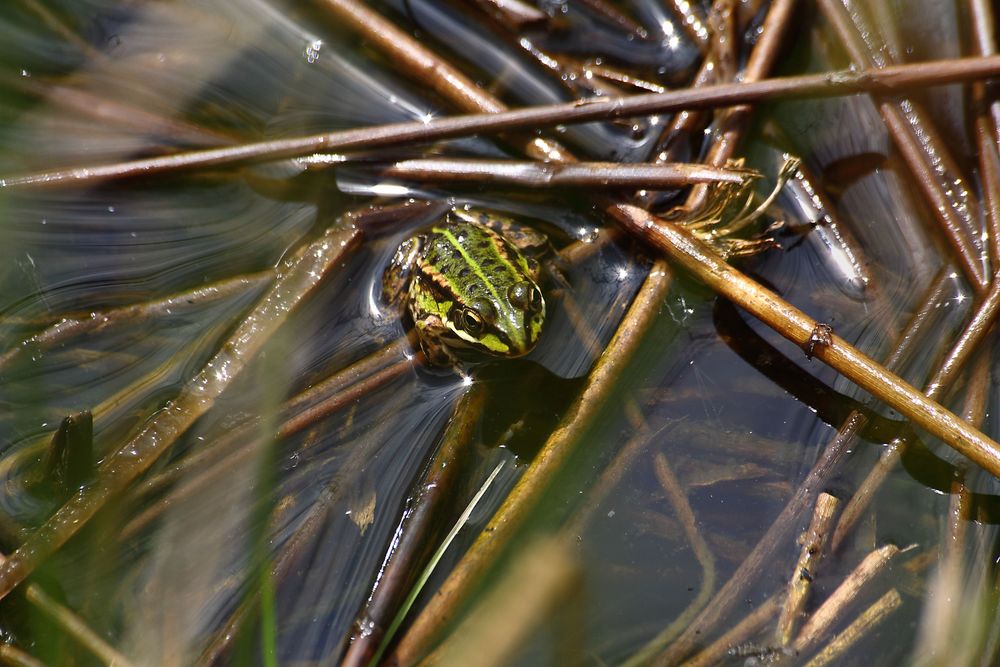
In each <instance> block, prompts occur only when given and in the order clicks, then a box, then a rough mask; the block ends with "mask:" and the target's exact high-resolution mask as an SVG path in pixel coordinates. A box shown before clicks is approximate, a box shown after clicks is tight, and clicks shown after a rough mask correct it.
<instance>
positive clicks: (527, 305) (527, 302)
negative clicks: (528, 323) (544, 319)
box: [507, 280, 542, 312]
mask: <svg viewBox="0 0 1000 667" xmlns="http://www.w3.org/2000/svg"><path fill="white" fill-rule="evenodd" d="M507 298H508V299H510V302H511V303H512V304H514V305H515V306H517V307H518V308H520V309H521V310H527V311H531V312H538V311H539V310H541V309H542V293H541V292H540V291H538V288H537V287H536V286H535V285H533V284H531V283H529V282H528V281H526V280H522V281H521V282H519V283H514V284H513V285H511V286H510V288H509V289H508V290H507Z"/></svg>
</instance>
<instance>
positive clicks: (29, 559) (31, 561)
mask: <svg viewBox="0 0 1000 667" xmlns="http://www.w3.org/2000/svg"><path fill="white" fill-rule="evenodd" d="M360 238H361V234H360V233H359V232H358V231H357V230H355V229H354V228H330V229H328V230H327V231H326V232H325V233H324V234H323V235H321V236H320V237H319V238H318V239H316V240H315V241H313V242H312V243H310V244H308V245H306V246H305V247H303V248H301V249H300V250H299V251H298V252H296V253H295V254H294V255H293V256H292V257H290V258H289V259H288V260H286V261H285V262H283V264H282V266H281V267H280V268H279V270H278V274H277V277H276V279H275V281H274V283H273V284H272V285H271V288H270V290H268V291H267V292H266V293H265V294H264V295H262V297H261V298H260V300H259V301H258V302H257V305H256V306H255V307H254V309H253V310H252V311H251V312H250V313H249V314H248V315H247V316H246V318H244V320H243V321H242V322H241V323H240V324H239V325H238V326H237V327H236V328H235V330H234V331H233V333H232V335H231V336H230V337H229V339H228V340H227V341H226V342H225V343H223V345H222V346H221V348H220V349H219V351H218V352H217V353H216V354H215V355H214V356H213V357H212V358H211V359H210V360H209V361H208V362H207V363H206V364H205V367H204V368H202V369H201V371H200V372H198V373H197V374H196V375H195V376H194V377H192V378H191V379H190V380H188V382H187V383H186V384H185V386H184V388H183V389H182V390H181V392H180V394H179V395H178V396H177V397H176V398H175V399H173V400H172V401H170V403H169V404H167V406H166V407H164V408H163V409H162V410H160V411H159V412H157V413H156V415H154V416H153V417H152V418H150V420H149V421H148V422H147V423H146V425H145V426H144V427H143V428H142V429H141V430H140V431H139V432H138V433H137V434H136V435H135V436H133V437H132V438H131V439H129V440H128V441H127V442H126V443H124V444H123V445H122V446H121V447H120V448H119V449H118V451H116V452H115V453H114V454H112V455H110V456H109V457H107V458H106V459H105V460H104V463H103V464H102V465H101V467H100V468H99V470H98V475H99V476H98V479H97V481H96V482H95V483H94V484H92V485H91V486H88V487H84V488H83V489H81V490H80V491H79V492H78V493H77V494H76V495H74V496H73V497H72V498H70V500H68V501H67V502H66V503H65V504H64V505H63V506H62V507H61V508H59V509H58V510H56V512H55V514H53V515H52V517H51V518H50V519H49V520H48V521H47V522H45V523H44V524H43V525H42V526H40V527H39V528H38V529H37V530H35V531H34V532H33V533H32V534H31V535H29V536H28V537H27V538H26V539H25V541H24V543H23V544H22V545H21V546H20V547H19V548H18V549H17V551H15V552H14V553H13V554H11V555H10V557H9V558H8V559H7V560H6V561H4V562H3V564H0V597H3V596H6V595H7V593H9V592H10V591H11V590H12V589H13V588H14V587H15V586H16V585H17V584H19V583H20V582H21V581H23V580H24V578H25V577H27V576H28V575H29V574H31V573H32V572H33V571H34V570H35V568H36V567H37V566H38V564H39V563H40V562H41V561H42V560H44V559H45V558H46V557H48V556H49V555H51V554H52V553H53V552H55V551H56V550H57V549H59V547H61V546H62V545H63V544H65V543H66V541H67V540H69V539H70V538H71V537H72V536H73V535H75V534H76V533H77V532H78V531H79V530H80V529H81V528H83V527H84V526H85V525H86V524H87V523H88V522H89V521H90V519H92V518H93V517H94V515H95V514H97V512H98V511H100V510H101V508H103V507H104V506H105V505H107V504H108V502H109V501H110V500H111V499H113V498H115V497H117V496H118V495H119V494H120V493H122V492H123V491H124V490H125V489H127V488H128V487H129V486H130V485H131V483H132V482H133V481H134V480H135V479H136V478H137V477H138V476H139V475H141V474H142V473H143V472H145V471H146V470H147V469H148V468H149V467H150V466H151V465H152V464H153V462H154V461H156V459H157V458H159V457H160V456H161V455H162V454H163V453H164V452H165V451H166V450H167V449H169V448H170V446H171V445H173V444H174V443H175V442H176V441H177V439H178V438H180V437H181V436H182V435H183V434H184V432H185V431H187V429H188V428H190V427H191V425H192V424H194V422H195V421H196V420H197V419H198V418H199V417H201V416H202V415H203V414H205V413H206V412H207V411H208V410H210V409H211V408H212V406H213V405H214V404H215V401H216V399H217V398H218V397H219V396H220V395H221V394H222V392H223V391H224V390H225V389H226V388H227V387H228V386H229V385H230V384H231V383H232V381H233V380H234V379H235V378H236V377H237V376H238V375H239V374H240V373H241V372H242V371H243V369H244V368H246V366H247V364H248V363H250V361H251V360H252V359H253V358H254V356H255V355H256V354H257V353H258V352H259V351H260V349H261V348H262V347H263V345H264V344H265V343H266V342H267V341H268V340H270V338H271V336H272V335H273V334H274V333H275V332H276V331H277V330H278V327H280V326H281V325H282V324H284V323H285V322H286V321H287V319H288V317H289V315H290V313H291V312H292V311H293V310H294V308H295V306H296V305H298V304H299V302H301V301H302V300H303V299H304V298H305V297H306V296H307V295H308V294H309V293H310V292H311V291H312V290H313V289H314V288H315V287H316V286H317V285H319V284H320V283H321V282H322V280H323V279H324V278H325V277H326V276H327V274H328V273H330V272H331V271H332V270H333V269H334V267H335V266H338V265H339V263H340V260H341V259H342V258H343V257H344V255H345V254H346V253H347V252H349V251H350V250H351V249H352V248H353V247H354V246H355V245H356V244H357V242H358V241H359V240H360Z"/></svg>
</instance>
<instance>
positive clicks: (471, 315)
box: [458, 308, 486, 336]
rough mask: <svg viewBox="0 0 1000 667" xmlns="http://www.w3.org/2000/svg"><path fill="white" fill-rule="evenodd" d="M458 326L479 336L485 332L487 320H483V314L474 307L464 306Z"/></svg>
mask: <svg viewBox="0 0 1000 667" xmlns="http://www.w3.org/2000/svg"><path fill="white" fill-rule="evenodd" d="M458 326H460V327H461V328H462V329H464V330H465V331H467V332H468V333H470V334H472V335H473V336H478V335H479V334H481V333H483V329H484V328H485V327H486V322H485V321H484V320H483V316H482V315H480V314H479V313H477V312H476V311H474V310H473V309H471V308H463V309H462V312H461V313H459V316H458Z"/></svg>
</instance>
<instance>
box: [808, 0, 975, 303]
mask: <svg viewBox="0 0 1000 667" xmlns="http://www.w3.org/2000/svg"><path fill="white" fill-rule="evenodd" d="M818 4H819V7H820V9H821V10H822V12H823V14H824V16H825V17H826V19H827V20H828V21H829V22H830V24H831V25H832V26H833V28H834V30H835V31H836V33H837V35H838V36H839V38H840V41H841V42H842V43H843V45H844V47H845V48H846V49H847V52H848V54H849V55H850V57H851V60H853V61H854V63H855V64H856V65H858V66H859V67H862V68H864V69H866V70H867V69H871V68H873V67H875V68H878V67H879V66H881V65H884V64H885V62H883V61H876V60H875V58H874V56H873V55H872V52H871V51H870V50H869V48H868V46H867V45H866V44H865V42H864V38H863V36H862V35H863V34H870V32H871V31H870V30H868V29H866V28H861V29H859V27H858V26H856V25H855V21H860V20H861V19H860V17H859V16H858V15H857V13H855V14H854V15H852V14H850V13H848V11H847V9H846V8H845V7H844V5H843V4H842V1H841V0H818ZM875 102H876V105H877V106H878V110H879V113H880V114H881V115H882V119H883V121H884V122H885V125H886V128H887V129H888V130H889V135H890V136H891V137H892V139H893V141H894V142H895V144H896V147H897V148H898V149H899V151H900V154H901V155H902V157H903V160H904V161H905V163H906V165H907V167H909V169H910V172H911V173H912V175H913V178H914V180H915V182H916V184H917V187H918V189H919V190H920V192H921V194H922V195H923V197H924V199H925V200H926V201H927V203H928V205H929V206H930V208H931V211H932V212H933V214H934V216H935V217H936V219H937V221H938V223H939V224H940V226H941V229H942V231H943V232H944V234H945V237H946V238H947V239H948V243H949V244H950V245H951V247H952V250H953V251H954V253H955V255H956V256H957V260H958V265H959V266H960V267H961V269H962V272H963V273H964V274H965V276H966V278H967V279H968V280H969V284H971V285H973V286H974V287H975V288H976V289H977V290H982V289H983V288H984V287H985V286H986V285H987V282H988V281H987V279H986V275H985V272H984V270H983V267H982V263H981V259H980V258H979V257H977V253H976V248H975V247H974V246H973V244H972V242H971V241H970V239H969V234H970V233H971V230H972V227H973V225H972V222H971V220H970V219H969V212H968V210H967V205H966V204H965V203H964V202H962V201H960V199H961V198H960V197H957V196H956V194H955V192H954V191H955V190H957V189H962V191H963V193H964V194H966V195H967V194H968V193H967V192H965V190H964V188H963V187H961V186H959V185H958V184H960V183H961V182H962V179H961V177H960V175H959V172H958V170H957V167H956V166H955V160H954V158H952V157H951V152H950V151H949V150H948V147H947V145H946V144H945V143H944V142H943V141H942V140H941V139H940V137H939V136H938V134H937V132H936V131H935V130H934V129H933V127H932V126H931V124H930V122H929V121H928V120H927V118H926V117H925V115H924V114H923V112H922V110H920V109H919V108H918V107H917V106H916V105H914V104H913V103H912V102H911V101H909V100H902V101H896V100H890V99H888V98H886V96H885V95H879V96H878V97H877V99H876V100H875ZM917 137H919V141H918V139H917ZM939 170H940V172H941V173H939ZM943 181H947V182H948V183H949V186H948V189H947V190H946V189H945V186H944V185H943Z"/></svg>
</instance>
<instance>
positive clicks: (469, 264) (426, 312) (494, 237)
mask: <svg viewBox="0 0 1000 667" xmlns="http://www.w3.org/2000/svg"><path fill="white" fill-rule="evenodd" d="M546 245H547V237H546V236H545V235H544V234H543V233H541V232H538V231H536V230H534V229H532V228H531V227H528V226H526V225H523V224H520V223H518V222H516V221H514V220H513V219H511V218H508V217H506V216H503V215H501V214H499V213H496V212H492V211H487V210H483V209H478V208H470V207H453V208H451V209H449V210H448V211H447V212H446V213H445V214H444V215H443V216H442V217H441V218H439V219H438V220H437V221H436V222H435V223H433V224H432V225H431V226H430V227H429V228H427V229H424V230H423V231H420V232H418V233H417V234H415V235H413V236H411V237H409V238H407V239H405V240H404V241H403V242H402V243H401V244H400V245H399V247H398V248H397V249H396V252H395V254H394V256H393V258H392V260H391V262H390V263H389V265H388V267H387V268H386V269H385V272H384V273H383V277H382V299H383V302H385V303H386V304H389V305H390V306H393V307H395V308H396V309H397V311H399V312H400V313H401V314H402V313H403V312H408V313H409V316H410V317H411V318H412V320H413V326H414V329H415V330H416V333H417V338H418V340H419V342H420V347H421V349H422V351H423V353H424V356H425V358H426V360H427V361H428V363H429V364H431V365H432V366H438V367H441V366H452V367H457V368H460V367H462V366H465V365H468V364H469V363H471V362H473V361H475V360H485V359H496V358H515V357H521V356H524V355H526V354H528V353H529V352H531V350H532V349H533V348H534V347H535V344H536V343H537V342H538V338H539V334H540V333H541V330H542V325H543V323H544V322H545V298H544V296H543V294H542V290H541V287H540V273H541V269H540V264H539V262H538V261H537V260H536V259H535V257H536V256H537V255H538V254H539V253H541V252H543V251H544V249H545V247H546Z"/></svg>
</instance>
